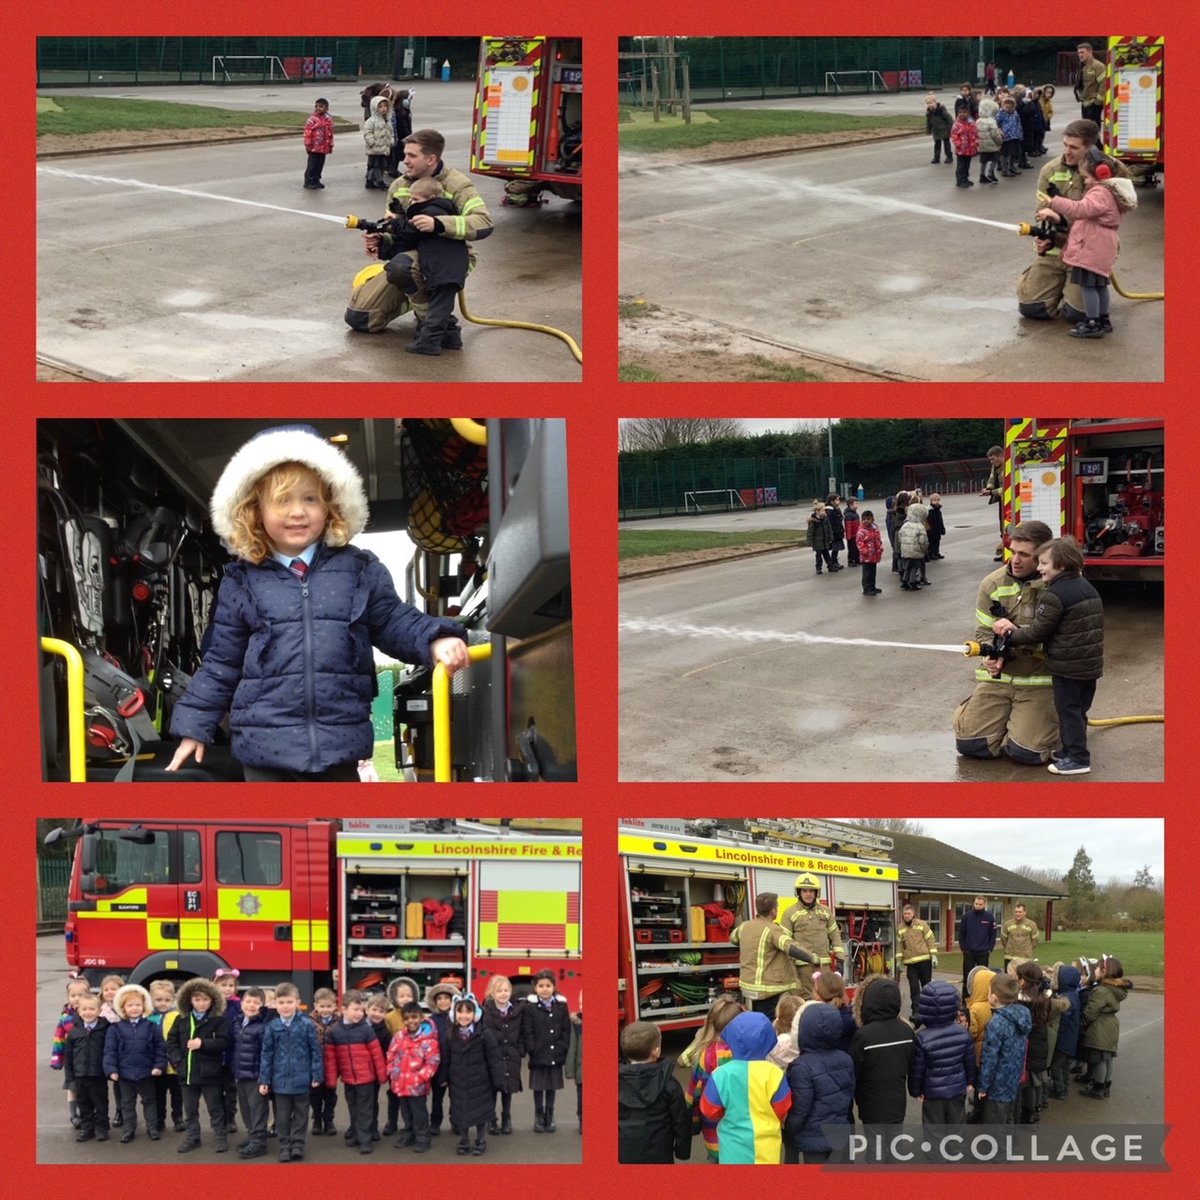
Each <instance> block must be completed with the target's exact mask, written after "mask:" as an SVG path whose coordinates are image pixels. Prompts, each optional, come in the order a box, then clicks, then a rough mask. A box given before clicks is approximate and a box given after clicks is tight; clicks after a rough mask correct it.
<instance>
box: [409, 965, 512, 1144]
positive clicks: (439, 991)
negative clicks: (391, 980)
mask: <svg viewBox="0 0 1200 1200" xmlns="http://www.w3.org/2000/svg"><path fill="white" fill-rule="evenodd" d="M457 995H458V988H457V987H456V986H455V985H454V984H452V983H435V984H434V985H433V986H432V987H431V988H429V989H427V990H426V992H425V1007H426V1008H427V1009H429V1019H430V1020H431V1021H432V1022H433V1027H434V1028H435V1029H436V1030H437V1033H438V1052H439V1054H440V1055H441V1062H440V1063H439V1065H438V1069H437V1074H436V1075H435V1076H434V1077H433V1082H432V1085H431V1087H430V1091H429V1132H430V1134H431V1135H432V1136H433V1137H437V1136H438V1134H440V1133H441V1132H442V1121H443V1120H444V1119H445V1115H446V1109H445V1104H446V1089H447V1087H449V1084H450V1027H451V1025H452V1024H453V1020H452V1017H451V1013H450V1006H451V1005H452V1004H453V1003H454V997H455V996H457ZM507 1132H509V1133H511V1132H512V1130H511V1129H510V1130H508V1131H507Z"/></svg>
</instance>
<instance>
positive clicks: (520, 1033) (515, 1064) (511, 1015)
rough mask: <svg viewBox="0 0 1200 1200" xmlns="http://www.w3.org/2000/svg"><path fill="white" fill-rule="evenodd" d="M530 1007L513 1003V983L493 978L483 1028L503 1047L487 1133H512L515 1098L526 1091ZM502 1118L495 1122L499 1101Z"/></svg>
mask: <svg viewBox="0 0 1200 1200" xmlns="http://www.w3.org/2000/svg"><path fill="white" fill-rule="evenodd" d="M527 1011H528V1006H527V1005H524V1004H514V1003H513V998H512V983H511V982H509V980H508V979H507V978H506V977H505V976H503V975H493V976H492V978H491V980H490V981H489V982H488V987H487V996H486V998H485V999H484V1002H483V1027H484V1029H490V1030H491V1031H492V1035H493V1036H494V1037H495V1039H496V1044H497V1045H498V1046H499V1047H500V1064H501V1067H502V1072H501V1076H500V1080H499V1083H498V1084H497V1087H496V1095H495V1096H494V1097H493V1098H492V1119H491V1120H490V1121H489V1122H488V1133H491V1134H497V1133H505V1134H508V1133H512V1098H513V1095H514V1093H516V1092H521V1091H524V1090H525V1089H524V1088H523V1087H522V1086H521V1059H523V1058H524V1057H525V1016H526V1013H527ZM497 1099H498V1100H499V1101H500V1117H499V1120H497V1119H496V1101H497Z"/></svg>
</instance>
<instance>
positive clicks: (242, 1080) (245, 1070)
mask: <svg viewBox="0 0 1200 1200" xmlns="http://www.w3.org/2000/svg"><path fill="white" fill-rule="evenodd" d="M265 1002H266V995H265V993H264V992H263V990H262V988H258V987H248V988H246V990H245V991H244V992H243V993H242V1006H241V1007H242V1011H241V1012H240V1013H239V1014H238V1015H237V1016H236V1017H231V1018H230V1022H229V1034H230V1040H231V1042H232V1044H233V1048H232V1050H231V1052H230V1055H229V1067H230V1070H231V1071H232V1072H233V1079H234V1085H235V1086H236V1088H237V1097H238V1108H239V1109H240V1110H241V1114H242V1124H243V1125H245V1127H246V1140H245V1141H244V1142H242V1143H241V1145H239V1146H238V1155H239V1156H240V1157H242V1158H261V1157H262V1156H263V1155H264V1154H266V1152H267V1115H268V1113H269V1111H270V1109H269V1104H268V1101H267V1098H266V1096H264V1095H262V1093H261V1092H259V1090H258V1068H259V1064H260V1063H261V1062H262V1044H263V1035H264V1034H265V1033H266V1031H267V1025H268V1024H269V1023H270V1022H271V1021H273V1020H275V1017H276V1012H275V1010H274V1009H273V1008H266V1007H265Z"/></svg>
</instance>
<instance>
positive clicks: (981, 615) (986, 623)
mask: <svg viewBox="0 0 1200 1200" xmlns="http://www.w3.org/2000/svg"><path fill="white" fill-rule="evenodd" d="M975 619H976V620H977V621H978V622H979V623H980V625H982V626H983V627H984V629H993V628H995V624H996V618H995V617H993V616H992V614H991V613H985V612H980V611H979V609H976V610H975Z"/></svg>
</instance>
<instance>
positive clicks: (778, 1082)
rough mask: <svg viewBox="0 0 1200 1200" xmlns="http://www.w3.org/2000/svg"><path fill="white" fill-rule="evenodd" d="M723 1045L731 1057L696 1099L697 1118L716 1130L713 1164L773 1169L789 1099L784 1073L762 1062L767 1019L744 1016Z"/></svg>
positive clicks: (767, 1044) (769, 1037)
mask: <svg viewBox="0 0 1200 1200" xmlns="http://www.w3.org/2000/svg"><path fill="white" fill-rule="evenodd" d="M814 1007H816V1006H814ZM830 1015H831V1016H832V1013H831V1014H830ZM725 1040H726V1041H727V1042H728V1043H729V1048H730V1050H731V1051H732V1052H733V1057H732V1058H731V1059H730V1060H729V1061H728V1062H726V1063H722V1064H721V1065H720V1066H719V1067H718V1068H717V1069H716V1070H715V1071H714V1072H713V1073H712V1075H710V1076H709V1079H708V1082H707V1083H706V1084H705V1085H704V1092H703V1094H702V1095H701V1097H700V1111H701V1113H702V1114H703V1115H704V1117H705V1119H706V1120H708V1121H711V1122H712V1123H713V1125H714V1126H715V1127H716V1129H717V1136H718V1139H719V1143H718V1147H719V1152H718V1158H717V1161H718V1162H720V1163H778V1162H779V1152H780V1148H781V1145H782V1141H783V1137H782V1132H781V1128H782V1122H783V1119H784V1118H785V1117H786V1116H787V1113H788V1109H789V1108H790V1107H791V1104H792V1093H791V1090H790V1088H789V1087H788V1082H787V1078H786V1076H785V1075H784V1073H783V1069H782V1068H781V1067H777V1066H776V1065H775V1064H774V1063H773V1062H768V1061H767V1055H768V1054H770V1053H771V1050H772V1049H773V1048H774V1046H775V1031H774V1030H773V1029H772V1028H771V1022H770V1021H769V1020H768V1019H767V1015H766V1013H760V1012H743V1013H739V1014H738V1015H737V1016H736V1017H734V1018H733V1020H732V1021H730V1022H729V1025H728V1027H727V1028H726V1030H725ZM801 1045H802V1046H803V1043H801ZM801 1057H803V1055H802V1056H801ZM798 1061H800V1060H799V1059H798V1060H797V1062H798ZM795 1065H796V1064H795V1063H793V1064H792V1067H791V1068H789V1070H791V1069H793V1068H794V1067H795Z"/></svg>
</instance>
